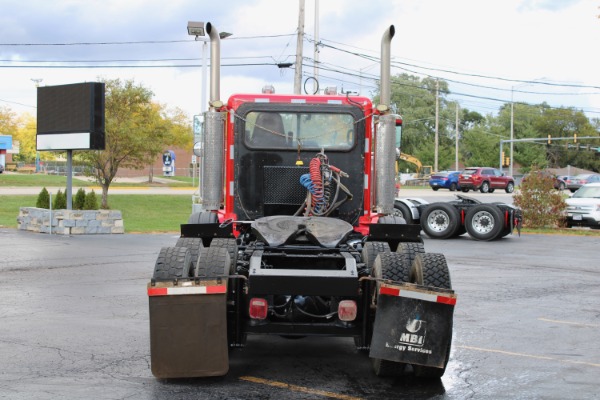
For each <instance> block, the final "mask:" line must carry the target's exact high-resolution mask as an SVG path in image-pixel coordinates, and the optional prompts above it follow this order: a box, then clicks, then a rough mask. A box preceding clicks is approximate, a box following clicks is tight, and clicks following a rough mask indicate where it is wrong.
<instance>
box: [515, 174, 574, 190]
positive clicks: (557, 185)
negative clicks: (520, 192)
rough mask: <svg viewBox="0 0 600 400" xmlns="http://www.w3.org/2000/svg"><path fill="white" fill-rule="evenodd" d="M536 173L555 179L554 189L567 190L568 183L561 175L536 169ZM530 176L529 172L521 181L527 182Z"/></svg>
mask: <svg viewBox="0 0 600 400" xmlns="http://www.w3.org/2000/svg"><path fill="white" fill-rule="evenodd" d="M536 173H538V174H540V175H542V176H543V177H548V178H551V179H552V180H553V186H554V189H556V190H565V189H566V188H567V183H566V182H565V181H564V180H563V179H562V178H561V177H560V176H557V175H554V174H552V173H550V172H548V171H536ZM528 177H529V174H526V175H525V176H523V179H522V180H521V183H523V182H526V181H527V178H528Z"/></svg>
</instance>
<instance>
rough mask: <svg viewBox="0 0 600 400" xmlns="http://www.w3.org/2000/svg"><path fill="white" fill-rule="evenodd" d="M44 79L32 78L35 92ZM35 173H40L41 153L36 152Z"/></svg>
mask: <svg viewBox="0 0 600 400" xmlns="http://www.w3.org/2000/svg"><path fill="white" fill-rule="evenodd" d="M43 80H44V79H43V78H31V81H32V82H33V83H34V84H35V90H37V88H39V87H40V83H41V82H42V81H43ZM35 172H36V173H37V172H40V153H39V152H38V151H37V149H36V151H35Z"/></svg>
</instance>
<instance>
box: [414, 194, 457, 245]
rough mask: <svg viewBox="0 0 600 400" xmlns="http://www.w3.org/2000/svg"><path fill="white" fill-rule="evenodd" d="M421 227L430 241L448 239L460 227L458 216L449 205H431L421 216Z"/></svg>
mask: <svg viewBox="0 0 600 400" xmlns="http://www.w3.org/2000/svg"><path fill="white" fill-rule="evenodd" d="M421 227H422V228H423V230H424V231H425V233H426V234H427V236H429V237H430V238H432V239H448V238H451V237H452V236H454V234H456V232H457V231H458V228H459V227H460V215H459V213H458V210H457V209H456V208H455V207H454V206H453V205H451V204H447V203H433V204H431V205H430V206H429V207H427V208H426V209H425V211H424V212H423V215H421Z"/></svg>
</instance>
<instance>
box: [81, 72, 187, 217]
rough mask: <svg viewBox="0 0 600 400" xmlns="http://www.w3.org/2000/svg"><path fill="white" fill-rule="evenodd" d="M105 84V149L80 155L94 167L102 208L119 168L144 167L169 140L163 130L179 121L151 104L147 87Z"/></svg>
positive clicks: (124, 83) (112, 82)
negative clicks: (157, 149)
mask: <svg viewBox="0 0 600 400" xmlns="http://www.w3.org/2000/svg"><path fill="white" fill-rule="evenodd" d="M105 84H106V99H105V113H106V114H105V130H106V136H105V140H106V148H105V150H94V151H87V152H84V153H83V154H82V156H81V157H82V158H83V159H85V160H86V161H87V162H88V163H89V164H90V166H91V167H92V168H93V170H94V172H93V176H94V177H95V178H96V180H97V181H98V183H99V184H100V185H101V186H102V201H101V207H102V208H108V189H109V187H110V184H111V183H112V181H113V179H114V178H115V176H116V175H117V171H118V170H119V168H120V167H128V168H135V169H141V168H143V167H144V166H145V165H147V164H148V163H149V162H150V161H151V157H152V156H153V154H155V151H156V150H155V149H156V148H161V149H163V148H164V146H165V145H166V144H167V143H165V140H167V139H168V140H170V139H171V136H170V135H166V134H165V132H166V131H168V129H169V128H170V127H172V124H178V123H179V122H174V121H172V120H170V119H169V118H168V117H167V112H166V111H165V110H164V108H163V107H162V106H157V105H156V104H153V103H152V101H151V100H152V96H153V93H152V92H151V91H150V90H149V89H147V88H145V87H143V86H142V85H139V84H136V83H135V82H134V81H133V80H128V81H125V82H122V81H121V80H119V79H114V80H107V81H105ZM188 126H189V124H188ZM188 132H191V130H189V131H188ZM190 136H191V135H190ZM190 146H191V138H190ZM161 151H162V150H161ZM152 161H153V160H152Z"/></svg>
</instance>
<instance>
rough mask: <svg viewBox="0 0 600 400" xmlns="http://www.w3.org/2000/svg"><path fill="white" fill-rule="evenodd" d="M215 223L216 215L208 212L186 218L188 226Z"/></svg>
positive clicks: (216, 220) (217, 220)
mask: <svg viewBox="0 0 600 400" xmlns="http://www.w3.org/2000/svg"><path fill="white" fill-rule="evenodd" d="M217 222H219V218H218V217H217V214H215V213H212V212H210V211H201V212H197V213H193V214H192V215H190V218H188V224H216V223H217Z"/></svg>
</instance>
